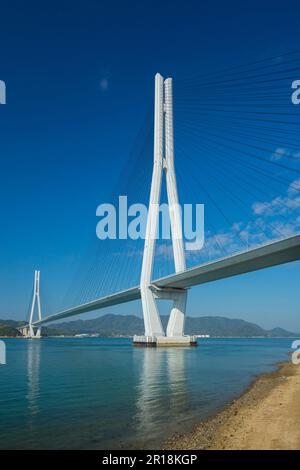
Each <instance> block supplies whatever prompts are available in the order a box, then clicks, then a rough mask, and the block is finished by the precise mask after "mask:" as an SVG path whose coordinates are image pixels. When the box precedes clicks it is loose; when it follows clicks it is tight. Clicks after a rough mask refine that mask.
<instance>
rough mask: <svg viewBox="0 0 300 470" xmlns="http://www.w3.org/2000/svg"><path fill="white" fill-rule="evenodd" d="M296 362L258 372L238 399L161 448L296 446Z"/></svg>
mask: <svg viewBox="0 0 300 470" xmlns="http://www.w3.org/2000/svg"><path fill="white" fill-rule="evenodd" d="M299 405H300V366H299V365H294V364H292V362H291V361H289V362H285V363H282V364H280V365H279V368H278V370H277V371H276V372H273V373H270V374H264V375H261V376H259V377H258V378H257V379H256V380H255V381H254V383H253V384H252V385H251V386H250V387H249V388H248V390H246V391H245V393H244V394H243V395H242V396H240V397H239V398H238V399H236V400H234V401H233V402H232V403H230V404H229V405H228V406H227V407H226V408H225V409H224V410H223V411H221V412H220V413H218V414H217V415H216V416H214V417H213V418H211V419H209V420H208V421H205V422H203V423H200V424H199V425H198V426H196V428H195V429H194V430H193V431H192V432H191V433H189V434H185V435H174V436H173V437H172V438H171V439H170V440H169V441H167V442H166V443H165V445H164V449H178V450H180V449H206V450H213V449H214V450H221V449H222V450H225V449H228V450H246V449H249V450H254V449H259V450H268V449H269V450H283V449H289V450H293V449H300V406H299Z"/></svg>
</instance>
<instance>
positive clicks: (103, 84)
mask: <svg viewBox="0 0 300 470" xmlns="http://www.w3.org/2000/svg"><path fill="white" fill-rule="evenodd" d="M100 88H101V90H102V91H107V89H108V80H107V78H104V77H103V78H101V80H100Z"/></svg>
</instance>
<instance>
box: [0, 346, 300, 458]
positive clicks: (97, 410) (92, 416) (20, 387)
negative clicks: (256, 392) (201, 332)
mask: <svg viewBox="0 0 300 470" xmlns="http://www.w3.org/2000/svg"><path fill="white" fill-rule="evenodd" d="M5 343H6V346H7V365H5V366H1V365H0V448H2V449H118V448H125V449H126V448H127V449H129V448H148V449H149V448H155V447H159V445H161V443H162V441H164V440H165V439H166V438H167V437H168V436H169V435H170V434H172V433H174V432H182V431H188V430H190V429H191V428H192V427H193V425H194V424H195V423H197V422H198V421H199V420H201V419H204V418H207V417H208V416H210V415H211V414H213V413H214V412H215V411H216V410H218V409H220V408H221V407H222V406H223V405H224V404H225V403H226V402H228V401H229V400H231V399H232V398H234V397H235V396H237V395H239V394H240V393H241V392H242V391H243V390H244V389H245V388H246V387H247V386H248V385H249V384H250V382H251V381H252V380H253V379H254V377H255V376H256V375H257V374H259V373H262V372H265V371H271V370H272V369H274V368H275V363H276V362H277V361H280V360H286V359H287V354H288V352H289V351H290V350H291V349H290V348H291V343H292V340H290V339H205V340H200V343H199V346H198V348H169V349H168V348H166V349H163V348H157V349H151V348H149V349H144V348H133V347H132V344H131V341H130V340H127V339H98V338H88V339H81V338H80V339H63V338H62V339H54V338H51V339H50V338H49V339H43V340H40V341H39V340H25V339H24V340H22V339H20V340H13V339H10V340H5Z"/></svg>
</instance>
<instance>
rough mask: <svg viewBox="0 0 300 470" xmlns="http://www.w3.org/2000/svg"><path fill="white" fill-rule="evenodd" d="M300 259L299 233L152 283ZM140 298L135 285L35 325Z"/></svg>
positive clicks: (180, 282) (201, 278)
mask: <svg viewBox="0 0 300 470" xmlns="http://www.w3.org/2000/svg"><path fill="white" fill-rule="evenodd" d="M299 259H300V235H295V236H292V237H288V238H284V239H282V240H279V241H275V242H272V243H269V244H266V245H262V246H259V247H257V248H252V249H250V250H248V251H244V252H241V253H237V254H234V255H231V256H228V257H226V258H222V259H219V260H216V261H212V262H210V263H206V264H202V265H200V266H196V267H194V268H191V269H187V270H186V271H183V272H181V273H178V274H172V275H170V276H166V277H163V278H161V279H157V280H155V281H153V285H154V286H157V287H160V288H164V287H169V288H170V287H174V288H188V287H192V286H195V285H199V284H204V283H206V282H212V281H217V280H218V279H224V278H227V277H232V276H236V275H238V274H243V273H247V272H252V271H257V270H259V269H264V268H268V267H271V266H276V265H280V264H284V263H289V262H291V261H296V260H299ZM140 297H141V295H140V289H139V287H133V288H131V289H127V290H124V291H121V292H117V293H116V294H112V295H108V296H106V297H102V298H100V299H97V300H94V301H93V302H88V303H86V304H83V305H79V306H77V307H72V308H70V309H68V310H64V311H62V312H59V313H56V314H55V315H51V316H48V317H45V318H43V319H42V320H41V321H36V322H35V323H34V325H35V326H38V325H41V324H43V323H48V322H50V321H51V322H52V321H57V320H61V319H63V318H67V317H71V316H73V315H79V314H81V313H86V312H91V311H93V310H99V309H102V308H105V307H110V306H113V305H118V304H121V303H125V302H131V301H132V300H137V299H139V298H140Z"/></svg>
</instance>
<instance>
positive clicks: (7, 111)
mask: <svg viewBox="0 0 300 470" xmlns="http://www.w3.org/2000/svg"><path fill="white" fill-rule="evenodd" d="M296 11H297V2H292V1H291V2H289V1H288V2H285V3H284V5H283V4H279V3H278V2H277V3H274V2H266V1H259V2H257V1H253V2H251V4H250V3H246V4H245V3H243V2H238V1H236V2H233V1H227V2H222V1H216V2H208V1H207V2H196V1H187V2H184V3H183V2H177V1H172V2H171V1H164V2H158V1H152V2H147V1H146V2H130V1H128V2H125V1H124V2H120V1H119V2H114V1H109V2H108V1H107V2H106V1H104V2H96V1H86V2H81V1H73V2H70V1H60V2H53V1H52V2H43V4H41V3H40V2H33V1H27V2H22V1H16V2H14V3H13V4H12V3H11V2H8V1H3V2H1V12H0V13H1V20H2V21H1V30H0V44H1V61H0V79H1V80H5V82H6V85H7V104H6V105H5V106H0V161H1V172H0V194H1V198H0V208H1V232H0V243H1V251H0V256H1V262H0V318H18V319H21V318H24V316H25V314H26V311H27V304H28V301H29V297H30V292H31V287H32V279H33V271H34V269H35V268H36V267H39V268H40V269H41V271H42V282H43V280H44V285H45V291H46V292H45V296H46V295H48V297H49V303H51V298H52V299H53V298H56V297H59V298H60V297H63V296H64V291H65V290H67V289H68V286H69V284H70V280H71V278H72V277H73V275H74V271H76V270H78V265H80V263H81V259H82V257H84V253H85V250H86V247H87V246H89V244H90V241H91V239H93V237H95V226H96V218H95V210H96V207H97V205H98V204H100V203H101V202H104V201H105V202H106V201H108V199H109V198H110V195H111V193H112V188H113V187H114V186H115V185H116V182H117V180H118V178H119V176H120V171H121V168H122V165H124V161H126V158H127V157H128V154H129V152H130V149H131V148H132V145H133V142H134V138H135V136H136V135H137V133H138V130H139V128H140V127H141V123H142V122H143V120H144V117H145V114H146V113H147V112H149V110H150V111H151V106H152V97H153V77H154V74H155V73H156V72H157V71H160V72H161V73H162V74H164V75H165V76H168V75H171V76H173V77H174V81H175V83H176V81H177V82H178V83H180V82H182V83H184V80H185V79H186V77H188V76H189V75H190V74H191V75H196V74H202V73H209V72H216V71H217V70H222V69H223V68H226V67H230V66H234V65H237V64H244V63H250V62H252V61H257V60H261V59H264V58H266V57H271V56H274V55H280V54H285V53H287V52H289V51H292V50H295V49H297V46H298V44H299V20H298V18H297V15H296ZM296 78H298V79H300V77H295V79H296ZM179 94H180V93H179V92H178V95H179ZM184 97H185V95H184V92H183V93H182V96H181V97H178V99H179V98H180V100H181V102H182V101H183V100H184ZM175 100H176V95H175ZM178 140H179V143H180V145H181V147H182V146H184V147H186V146H188V144H187V142H186V140H185V136H184V133H183V134H182V135H181V136H179V138H178ZM175 142H176V141H175ZM212 145H213V144H212ZM277 147H278V146H276V142H275V141H274V152H275V151H276V148H277ZM212 149H213V147H211V149H210V151H212ZM180 157H181V158H183V157H182V154H180V152H178V159H179V160H180ZM181 162H182V160H181ZM178 167H179V169H180V161H179V162H178ZM184 178H186V175H184ZM189 184H190V183H188V185H189ZM179 185H180V182H179ZM196 187H197V186H196V184H195V188H196ZM195 188H194V189H195ZM282 191H283V192H284V189H282ZM182 194H183V195H184V191H183V190H182ZM195 197H196V196H195ZM273 197H274V194H273V193H270V197H269V200H272V198H273ZM257 201H258V202H259V199H257V200H255V199H253V200H251V201H249V204H253V203H254V202H257ZM184 202H185V201H184ZM188 202H190V201H188ZM207 210H209V206H208V209H207ZM234 211H235V210H234V209H233V214H232V217H233V220H234V221H235V222H237V223H238V222H240V221H241V218H240V214H239V213H238V212H237V211H236V212H234ZM209 215H210V217H211V219H212V220H213V222H214V225H216V226H217V230H219V231H220V230H222V222H221V220H220V218H218V215H217V213H215V212H214V211H213V210H212V211H211V213H210V214H209ZM244 222H245V221H244ZM299 273H300V265H299V264H298V263H296V264H293V265H287V266H281V267H277V268H274V269H270V270H267V271H264V272H257V273H252V274H249V275H245V276H242V277H240V278H235V279H230V280H226V281H221V282H219V283H214V284H211V285H207V286H202V287H198V288H194V289H193V290H192V291H191V293H190V300H189V313H190V314H191V315H226V316H229V317H238V318H244V319H246V320H249V321H254V322H257V323H259V324H260V325H262V326H264V327H269V328H271V327H274V326H277V325H280V326H283V327H286V328H290V329H292V330H295V331H296V330H298V331H300V320H299V310H300V309H299V305H300V304H299V299H298V295H297V290H298V279H299ZM55 301H56V300H55ZM110 311H115V312H121V313H135V314H141V307H140V305H139V304H138V303H135V304H132V305H131V304H129V305H126V306H121V307H118V308H114V309H112V310H110Z"/></svg>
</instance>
